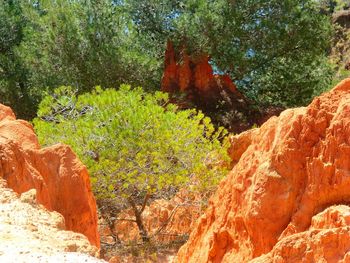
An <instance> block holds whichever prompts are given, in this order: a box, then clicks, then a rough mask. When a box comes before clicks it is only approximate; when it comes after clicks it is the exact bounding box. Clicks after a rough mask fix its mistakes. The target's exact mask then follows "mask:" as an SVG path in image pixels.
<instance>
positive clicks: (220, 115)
mask: <svg viewBox="0 0 350 263" xmlns="http://www.w3.org/2000/svg"><path fill="white" fill-rule="evenodd" d="M161 89H162V91H164V92H168V93H170V95H175V96H172V97H173V102H175V103H177V104H178V105H180V106H181V107H183V108H193V106H195V107H196V108H197V109H200V110H202V111H203V112H204V113H206V114H207V115H208V116H210V117H211V119H212V120H213V121H214V122H215V123H218V124H220V125H222V126H225V127H226V128H228V129H229V130H231V131H234V132H238V131H243V130H246V129H247V128H250V127H251V126H252V125H253V124H254V123H260V122H259V119H260V118H262V117H263V116H260V113H259V112H257V111H256V110H253V109H252V107H250V104H249V102H248V100H247V99H246V98H245V97H244V96H243V95H242V94H241V93H240V92H239V91H238V89H237V87H236V85H235V84H234V83H233V82H232V80H231V78H230V77H229V76H228V75H218V74H214V72H213V68H212V66H211V65H210V63H209V57H208V55H206V54H202V55H201V56H196V57H193V56H189V55H188V54H187V53H186V50H185V49H184V48H183V49H182V51H181V52H180V53H179V54H178V53H176V52H175V50H174V47H173V45H172V43H171V42H170V41H168V44H167V50H166V52H165V61H164V73H163V78H162V83H161ZM179 94H182V97H181V98H179V97H176V95H179ZM183 94H185V96H184V95H183ZM278 113H279V112H278ZM248 119H249V120H248Z"/></svg>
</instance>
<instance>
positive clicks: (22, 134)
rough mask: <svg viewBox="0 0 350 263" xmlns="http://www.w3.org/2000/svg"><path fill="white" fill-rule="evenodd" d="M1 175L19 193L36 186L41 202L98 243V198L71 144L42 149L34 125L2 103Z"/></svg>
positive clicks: (75, 229)
mask: <svg viewBox="0 0 350 263" xmlns="http://www.w3.org/2000/svg"><path fill="white" fill-rule="evenodd" d="M0 177H2V178H4V179H5V180H6V181H7V184H8V187H9V188H12V189H13V190H14V191H16V192H17V193H20V194H21V193H24V192H27V191H28V190H29V189H32V188H35V189H36V191H37V201H38V203H40V204H42V205H44V206H45V207H46V208H47V209H48V210H51V211H52V210H54V211H57V212H59V213H60V214H62V215H63V217H64V219H65V224H66V228H67V230H72V231H75V232H79V233H82V234H84V235H85V236H87V238H88V239H89V241H90V242H91V243H92V244H93V245H95V246H97V247H99V246H100V242H99V235H98V232H97V213H96V201H95V198H94V196H93V194H92V191H91V186H90V179H89V175H88V172H87V169H86V167H85V166H84V165H83V164H82V163H81V162H80V161H79V159H78V158H77V157H76V155H75V154H74V152H73V151H72V150H71V148H70V147H68V146H67V145H63V144H58V145H55V146H52V147H48V148H44V149H40V146H39V143H38V140H37V137H36V135H35V133H34V131H33V128H32V126H31V125H30V124H29V123H28V122H25V121H22V120H16V119H15V115H14V114H13V112H12V111H11V110H10V109H9V108H8V107H6V106H4V105H1V104H0Z"/></svg>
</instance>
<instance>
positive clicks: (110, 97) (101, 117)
mask: <svg viewBox="0 0 350 263" xmlns="http://www.w3.org/2000/svg"><path fill="white" fill-rule="evenodd" d="M34 125H35V129H36V132H37V134H38V136H39V140H40V142H41V143H42V144H44V145H50V144H53V143H57V142H64V143H67V144H69V145H71V146H72V147H73V149H74V150H75V152H76V153H77V154H78V155H79V157H80V158H81V159H82V160H83V162H84V163H85V164H86V165H87V167H88V169H89V171H90V174H91V180H92V183H93V188H94V192H95V194H96V196H97V198H98V199H100V200H103V199H111V198H118V199H119V200H120V203H122V204H124V205H125V207H127V206H129V207H132V208H133V211H134V213H135V218H136V220H135V221H136V223H137V225H138V227H139V230H140V234H141V236H142V237H143V240H147V239H148V237H147V232H146V230H145V229H144V227H143V224H142V217H141V214H142V212H143V209H144V207H145V205H146V204H147V201H148V200H149V199H150V198H152V197H155V196H157V197H159V196H162V197H170V196H171V195H173V194H174V193H175V192H176V190H177V189H178V188H180V187H185V186H187V185H189V184H191V185H193V183H194V182H196V183H195V184H196V189H197V190H200V191H208V190H211V189H213V188H214V187H215V185H216V184H217V183H218V181H219V180H220V178H221V177H222V176H223V174H224V173H225V169H224V165H223V162H225V161H226V160H227V158H228V157H227V153H226V149H227V148H226V147H225V145H226V144H225V143H221V141H222V140H223V141H224V142H225V141H226V140H225V139H224V137H225V135H226V131H225V130H224V129H223V128H219V129H218V130H217V131H216V130H215V129H214V127H213V125H212V124H211V121H210V119H209V118H207V117H205V116H204V115H203V114H202V113H201V112H196V111H195V110H186V111H178V110H177V108H176V106H175V105H173V104H170V103H169V101H168V97H167V95H166V94H164V93H161V92H157V93H155V94H154V95H152V94H148V93H146V92H144V91H143V90H142V89H141V88H136V89H131V88H130V87H129V86H126V85H122V86H121V87H120V89H119V90H118V91H117V90H115V89H106V90H103V89H101V88H100V87H96V88H95V90H94V91H93V92H91V93H86V94H83V95H80V96H76V95H75V92H74V90H73V89H72V88H70V87H61V88H59V89H57V90H56V91H55V93H54V94H53V95H52V96H46V97H45V98H44V100H43V101H42V102H41V104H40V106H39V111H38V118H36V119H34Z"/></svg>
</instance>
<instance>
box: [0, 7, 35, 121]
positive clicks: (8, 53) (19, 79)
mask: <svg viewBox="0 0 350 263" xmlns="http://www.w3.org/2000/svg"><path fill="white" fill-rule="evenodd" d="M0 18H1V19H0V103H3V104H7V105H11V106H12V107H13V109H14V111H15V112H16V114H18V115H19V116H21V117H28V118H30V117H33V115H31V113H30V112H27V110H28V108H31V107H33V104H34V103H35V96H31V95H30V92H31V90H30V87H29V86H28V81H27V78H28V70H27V68H26V67H25V66H24V65H23V61H22V59H21V56H20V55H19V53H18V47H19V45H20V44H21V43H22V41H23V38H24V29H25V26H26V23H27V21H26V19H25V17H24V15H23V11H22V8H21V6H20V1H16V0H12V1H6V0H0Z"/></svg>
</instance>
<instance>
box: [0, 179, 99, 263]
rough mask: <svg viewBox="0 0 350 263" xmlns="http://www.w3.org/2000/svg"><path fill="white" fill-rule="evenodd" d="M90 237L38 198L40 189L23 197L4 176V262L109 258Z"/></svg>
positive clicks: (0, 217)
mask: <svg viewBox="0 0 350 263" xmlns="http://www.w3.org/2000/svg"><path fill="white" fill-rule="evenodd" d="M97 255H98V249H97V247H95V246H92V245H91V244H90V243H89V241H88V240H87V238H86V237H85V236H84V235H82V234H78V233H74V232H71V231H66V230H65V223H64V218H63V216H62V215H60V214H59V213H57V212H55V211H53V212H49V211H48V210H46V209H45V208H44V207H43V206H41V205H39V204H37V202H36V190H34V189H31V190H29V191H28V192H25V193H23V194H22V195H21V196H20V197H19V196H18V194H16V193H15V192H14V191H13V190H12V189H9V188H7V184H6V181H5V180H4V179H2V178H0V262H3V263H6V262H11V263H12V262H16V263H21V262H105V261H102V260H98V259H97V258H94V257H95V256H97Z"/></svg>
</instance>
